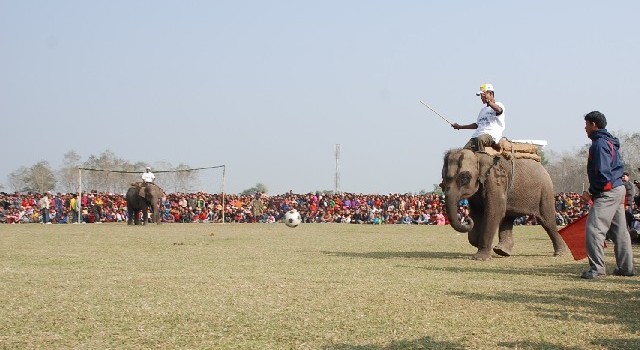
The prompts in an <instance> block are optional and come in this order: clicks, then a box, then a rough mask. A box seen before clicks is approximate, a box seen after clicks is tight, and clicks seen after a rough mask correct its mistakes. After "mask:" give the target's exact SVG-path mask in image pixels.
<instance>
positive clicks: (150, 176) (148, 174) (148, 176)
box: [142, 172, 156, 182]
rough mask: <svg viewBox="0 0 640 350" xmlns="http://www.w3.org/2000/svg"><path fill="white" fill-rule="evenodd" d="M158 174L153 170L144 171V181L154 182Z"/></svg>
mask: <svg viewBox="0 0 640 350" xmlns="http://www.w3.org/2000/svg"><path fill="white" fill-rule="evenodd" d="M155 178H156V176H155V175H153V173H152V172H144V173H142V181H144V182H153V180H155Z"/></svg>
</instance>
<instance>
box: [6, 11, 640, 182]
mask: <svg viewBox="0 0 640 350" xmlns="http://www.w3.org/2000/svg"><path fill="white" fill-rule="evenodd" d="M639 13H640V2H639V1H426V0H422V1H348V0H341V1H328V0H324V1H278V0H269V1H157V0H156V1H135V0H127V1H85V0H82V1H63V0H56V1H30V0H20V1H17V0H14V1H8V0H0V52H1V54H0V120H1V121H2V122H1V125H2V135H3V148H4V156H3V157H2V162H0V183H2V184H4V186H5V189H8V188H7V186H8V182H7V175H8V174H9V173H10V172H12V171H14V170H16V169H17V168H19V167H20V166H23V165H24V166H31V165H33V164H35V163H37V162H38V161H41V160H47V161H49V163H50V164H51V165H52V166H53V167H54V168H58V167H59V166H60V165H61V163H62V158H63V155H64V154H65V153H66V152H68V151H70V150H75V151H77V152H78V154H80V156H81V157H82V159H83V160H86V159H87V157H88V156H89V155H91V154H94V155H98V154H100V153H102V152H104V151H105V150H111V151H113V152H114V153H115V154H116V155H117V156H119V157H121V158H124V159H127V160H130V161H131V162H136V161H145V162H148V163H150V164H154V163H156V162H162V161H164V162H170V163H172V164H174V165H177V164H178V163H186V164H188V165H190V166H192V167H206V166H213V165H219V164H225V165H226V166H227V181H226V190H227V192H231V193H237V192H241V191H242V190H244V189H247V188H250V187H253V186H254V185H255V184H256V183H258V182H261V183H264V184H265V185H266V186H267V187H268V189H269V192H270V193H272V194H278V193H283V192H286V191H289V190H293V191H294V192H298V193H304V192H309V191H315V190H331V189H333V188H334V172H335V155H334V149H335V145H336V144H341V146H342V154H341V167H340V168H341V186H340V187H341V190H343V191H348V192H357V193H360V192H361V193H389V192H394V193H396V192H418V191H420V190H422V189H425V190H431V189H432V188H433V184H437V183H439V182H440V177H441V176H440V172H441V167H442V155H443V153H444V152H445V151H446V150H447V149H449V148H452V147H460V146H462V145H464V144H465V143H466V142H467V140H468V139H469V137H470V136H471V133H472V132H471V131H470V130H460V131H455V130H453V129H452V128H451V127H450V126H449V125H447V124H446V123H445V122H444V121H442V120H441V119H440V118H438V117H437V116H436V115H434V114H433V113H431V112H430V111H429V110H427V109H426V108H425V107H424V106H422V105H421V104H419V103H418V100H420V99H422V100H424V101H426V102H428V103H430V104H431V105H432V106H433V107H434V108H436V109H437V110H439V112H441V113H442V114H444V115H445V116H446V117H447V118H448V119H449V120H451V121H452V122H460V123H465V124H466V123H471V122H474V121H475V120H476V117H477V114H478V112H479V110H480V108H481V107H482V105H481V102H480V98H479V97H476V96H475V92H476V91H477V90H478V87H479V85H480V84H482V83H485V82H490V83H493V84H494V86H495V89H496V100H498V101H500V102H502V103H504V105H505V107H506V108H505V111H506V124H507V129H506V131H505V136H506V137H508V138H510V139H523V138H524V139H545V140H547V141H548V142H549V146H548V147H547V148H548V149H550V150H553V151H557V152H564V151H572V150H576V149H578V148H579V147H581V146H583V145H584V144H586V143H587V142H588V141H589V140H588V139H587V138H586V136H585V132H584V129H583V128H584V120H583V119H582V117H583V116H584V114H586V113H587V112H589V111H592V110H594V109H597V110H600V111H602V112H603V113H605V114H606V115H607V117H608V119H609V127H608V129H609V130H611V131H619V130H627V131H637V130H638V126H637V125H638V116H637V114H638V112H637V109H638V108H637V104H636V102H637V101H638V96H636V95H635V93H636V92H637V91H638V90H639V86H640V68H639V67H640V36H639V35H640V21H639V20H638V14H639ZM141 171H142V169H141ZM209 172H210V173H209V174H208V175H206V176H205V178H208V180H207V181H210V182H211V183H213V185H209V184H207V185H206V189H207V190H209V191H216V192H217V191H218V190H219V185H220V172H219V170H210V171H209ZM203 186H205V185H203Z"/></svg>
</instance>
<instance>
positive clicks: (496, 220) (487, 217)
mask: <svg viewBox="0 0 640 350" xmlns="http://www.w3.org/2000/svg"><path fill="white" fill-rule="evenodd" d="M503 217H504V206H501V205H499V204H496V203H487V209H486V210H485V212H484V215H483V221H482V225H480V227H481V228H482V229H481V231H480V232H479V233H478V251H477V252H476V253H475V254H474V255H473V257H472V259H474V260H482V261H484V260H490V259H491V246H492V245H493V239H494V238H495V236H496V232H498V226H499V225H500V222H501V221H502V218H503Z"/></svg>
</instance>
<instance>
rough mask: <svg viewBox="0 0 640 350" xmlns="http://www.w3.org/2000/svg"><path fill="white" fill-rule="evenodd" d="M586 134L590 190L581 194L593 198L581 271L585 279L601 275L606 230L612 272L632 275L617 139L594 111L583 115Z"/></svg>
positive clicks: (621, 166) (605, 121) (603, 270)
mask: <svg viewBox="0 0 640 350" xmlns="http://www.w3.org/2000/svg"><path fill="white" fill-rule="evenodd" d="M584 120H585V127H584V130H585V131H586V132H587V136H588V137H589V138H590V139H591V147H590V148H589V159H588V160H587V175H588V176H589V192H587V193H585V194H584V195H583V197H584V199H585V200H586V201H588V200H593V204H592V205H591V208H590V209H589V216H588V217H587V227H586V231H587V232H586V245H587V257H588V258H589V270H587V271H585V272H583V273H582V275H581V277H582V278H585V279H594V278H599V277H603V276H605V275H606V274H607V272H606V270H605V266H604V239H605V235H606V234H607V232H609V233H610V234H611V235H612V238H613V240H614V242H615V244H614V249H613V251H614V255H615V258H616V265H617V267H616V268H615V269H614V270H613V274H614V275H617V276H633V275H634V271H633V251H632V250H631V237H630V236H629V232H628V231H627V224H626V222H625V216H624V203H623V201H624V197H625V193H626V190H625V188H624V186H623V184H622V174H623V169H624V165H623V163H622V159H621V158H620V153H619V149H620V142H619V141H618V139H617V138H615V137H613V136H612V135H611V134H610V133H609V132H608V131H607V129H605V128H606V126H607V119H606V118H605V116H604V114H602V113H600V112H598V111H593V112H591V113H589V114H587V115H585V116H584Z"/></svg>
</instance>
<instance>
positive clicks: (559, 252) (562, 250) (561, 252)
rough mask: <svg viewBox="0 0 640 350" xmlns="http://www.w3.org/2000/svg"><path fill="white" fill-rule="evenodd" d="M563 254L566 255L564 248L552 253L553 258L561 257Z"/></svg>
mask: <svg viewBox="0 0 640 350" xmlns="http://www.w3.org/2000/svg"><path fill="white" fill-rule="evenodd" d="M565 254H567V250H566V249H565V248H561V249H556V250H555V251H554V252H553V256H563V255H565Z"/></svg>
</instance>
